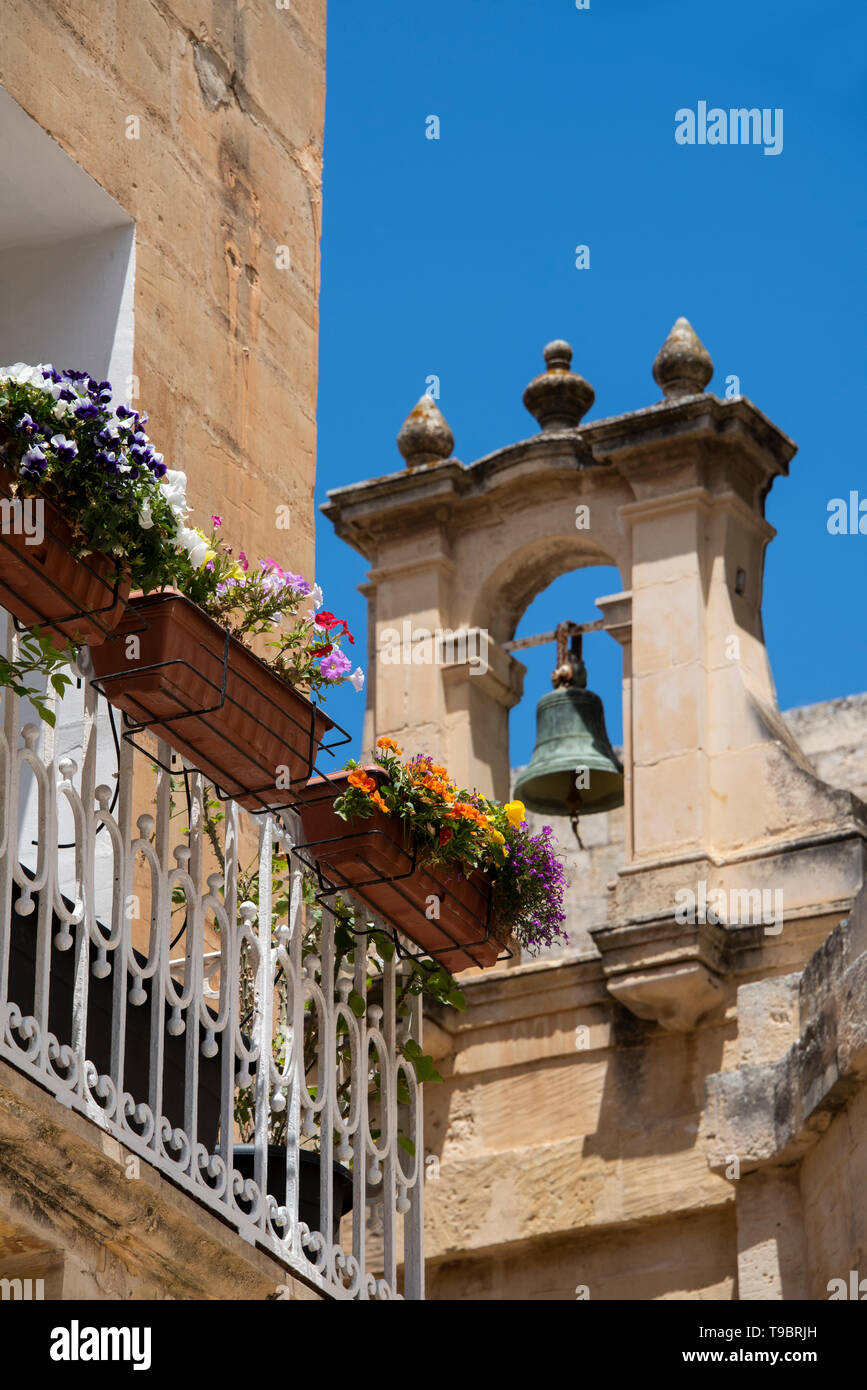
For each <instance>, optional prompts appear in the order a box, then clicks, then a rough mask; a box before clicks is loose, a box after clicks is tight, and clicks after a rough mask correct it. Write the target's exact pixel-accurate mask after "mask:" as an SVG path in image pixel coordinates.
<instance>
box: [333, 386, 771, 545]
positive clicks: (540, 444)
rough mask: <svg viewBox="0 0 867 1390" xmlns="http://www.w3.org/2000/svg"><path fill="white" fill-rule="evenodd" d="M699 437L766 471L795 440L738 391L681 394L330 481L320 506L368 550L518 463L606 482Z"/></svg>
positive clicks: (506, 474)
mask: <svg viewBox="0 0 867 1390" xmlns="http://www.w3.org/2000/svg"><path fill="white" fill-rule="evenodd" d="M701 438H704V439H708V438H718V439H730V440H732V442H734V441H737V444H738V445H740V447H741V448H742V449H743V450H745V451H746V452H747V453H748V454H749V455H750V456H751V457H752V459H753V460H754V462H756V463H760V465H761V468H762V471H763V472H764V473H765V474H766V475H767V476H769V477H773V476H774V475H775V474H776V473H783V474H785V473H787V472H788V463H789V460H790V459H791V458H792V457H793V455H794V454H795V452H796V447H797V446H796V445H795V444H794V443H793V442H792V440H791V439H789V437H788V436H787V435H785V434H784V433H783V432H782V430H779V429H778V428H777V427H776V425H774V424H773V423H772V422H771V421H770V420H769V419H768V417H767V416H766V415H764V414H763V413H762V411H760V410H759V409H758V408H757V407H756V406H755V405H753V404H752V402H751V401H749V400H747V399H746V398H745V397H736V398H735V399H733V400H720V399H719V398H718V397H716V396H710V395H707V394H703V395H697V396H684V397H680V398H678V399H676V400H667V401H660V402H657V403H656V404H654V405H651V406H645V407H644V408H642V409H641V410H633V411H629V412H627V413H625V414H622V415H615V416H611V417H609V418H607V419H603V420H595V421H590V422H585V423H583V424H582V425H581V426H580V427H578V428H575V429H570V430H556V431H548V432H545V433H542V434H538V435H535V436H533V437H532V438H529V439H523V440H519V441H517V442H516V443H514V444H509V445H506V446H505V447H503V448H501V449H497V450H495V451H494V452H493V453H490V454H485V455H484V456H483V457H482V458H479V459H477V460H476V461H475V462H474V463H471V464H463V463H461V461H460V460H459V459H456V458H449V459H443V460H442V461H441V462H440V463H435V464H428V465H424V466H421V467H417V468H408V469H403V470H401V471H400V472H396V473H389V474H385V475H382V476H380V477H377V478H371V479H368V480H366V481H364V482H360V483H351V484H348V485H347V486H345V487H341V488H335V489H333V490H332V491H330V492H329V493H328V501H327V502H326V503H324V504H323V506H322V508H321V510H322V513H323V515H324V516H326V517H328V518H329V520H330V521H331V522H332V523H333V525H334V527H335V530H336V531H337V533H338V535H340V536H341V537H342V538H343V539H344V540H346V541H348V542H349V543H350V544H351V545H353V546H355V547H356V549H358V550H360V551H361V553H362V554H364V555H370V553H371V552H372V551H373V550H374V549H375V548H376V543H377V536H378V535H380V534H385V533H387V532H388V531H390V530H392V529H393V527H394V525H395V523H396V522H397V521H398V519H400V520H402V521H403V522H407V521H409V520H410V519H412V518H415V517H417V516H418V515H421V514H424V515H426V516H428V517H429V516H430V512H431V508H432V507H435V506H436V505H437V504H438V503H439V504H442V505H443V506H445V507H446V508H449V507H452V506H454V504H455V502H456V501H457V500H458V499H460V498H463V499H464V500H469V498H470V497H471V496H476V497H481V496H487V497H488V498H489V497H490V494H491V493H492V492H494V491H497V490H499V488H500V487H502V486H505V485H508V483H509V482H510V480H511V476H514V475H515V474H518V475H519V474H520V470H521V468H522V466H523V465H526V464H530V465H532V466H534V467H538V466H539V465H540V464H544V463H546V462H548V463H550V464H551V465H552V466H553V467H554V468H556V469H559V470H561V471H562V472H563V474H564V477H565V478H568V476H569V475H573V476H575V475H578V474H581V473H583V472H587V471H590V470H593V471H596V472H598V471H608V472H610V473H611V474H612V482H613V481H614V480H615V477H616V474H617V472H618V470H619V469H620V467H623V468H624V469H625V470H626V471H627V472H628V471H629V468H630V467H631V466H632V464H633V463H634V462H640V461H641V458H642V456H644V457H647V455H648V453H651V454H652V453H653V452H654V451H655V450H656V449H657V448H659V449H665V448H666V447H668V448H670V447H671V444H672V442H673V441H675V440H679V441H686V440H689V439H701ZM517 481H519V478H518V479H517Z"/></svg>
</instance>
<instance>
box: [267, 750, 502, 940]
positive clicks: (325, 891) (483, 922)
mask: <svg viewBox="0 0 867 1390" xmlns="http://www.w3.org/2000/svg"><path fill="white" fill-rule="evenodd" d="M318 775H320V776H322V778H323V782H324V784H325V785H326V786H329V787H331V788H333V790H334V792H335V793H336V792H337V790H338V788H337V787H336V785H335V784H334V783H333V782H332V781H331V779H330V778H329V777H328V776H327V775H324V774H321V773H319V774H318ZM328 799H329V797H328V794H327V793H326V794H325V795H323V796H322V797H320V798H317V800H323V801H324V800H328ZM298 804H299V803H297V802H296V803H295V809H297V807H298ZM306 804H307V805H309V804H310V801H309V800H308V801H307V803H306ZM371 835H377V836H382V838H383V839H384V840H385V841H386V842H387V843H388V844H391V845H395V846H397V848H399V849H400V850H401V853H402V854H403V855H404V858H405V859H406V861H407V863H408V868H406V869H405V870H404V871H403V872H402V873H399V874H386V873H383V872H382V871H381V870H379V869H377V868H376V866H375V865H374V864H373V863H372V862H371V861H370V859H369V857H368V856H366V855H365V854H364V853H363V852H359V853H358V854H357V856H356V857H357V860H358V861H359V862H360V863H362V864H363V865H364V866H365V868H367V869H368V870H369V872H370V878H366V879H364V880H363V881H359V880H357V879H355V880H352V881H351V882H350V880H349V879H347V878H346V877H345V875H341V873H340V870H339V868H337V867H336V866H334V865H329V867H328V869H327V870H323V868H322V865H321V863H320V862H319V857H318V856H317V854H316V853H315V852H314V851H321V850H322V849H323V848H324V847H327V846H329V845H341V846H345V845H350V844H351V843H352V841H353V840H365V839H369V838H370V836H371ZM292 853H293V854H294V855H295V856H296V858H298V859H300V861H301V863H302V864H303V865H304V866H305V867H306V868H308V869H311V870H312V871H313V873H314V874H315V876H316V880H317V883H318V885H319V890H318V892H317V893H316V895H315V896H316V900H317V902H318V903H320V904H321V905H322V906H323V907H325V908H327V910H328V911H329V912H331V913H332V915H333V916H335V917H336V918H337V919H338V920H339V921H341V922H342V924H343V925H344V926H346V927H347V928H348V930H349V931H351V932H353V934H354V935H357V936H368V935H370V933H371V931H377V932H378V931H379V930H380V929H379V928H377V927H373V928H371V929H370V930H368V929H367V928H364V929H361V928H357V927H354V926H349V925H348V923H347V922H346V921H345V920H344V918H343V916H342V914H340V913H338V912H336V911H335V909H334V907H333V905H332V901H331V900H332V899H333V898H335V897H336V896H337V895H338V894H341V893H353V892H360V891H361V890H362V889H364V888H371V887H375V886H376V885H378V884H386V883H387V884H389V886H390V887H392V888H393V890H394V892H395V893H397V895H398V896H399V897H400V898H401V899H402V901H403V903H404V906H405V908H410V909H411V910H412V912H413V913H414V914H416V915H417V916H418V918H419V919H420V920H422V921H424V923H425V927H426V930H428V931H429V930H430V929H431V928H433V929H434V930H436V931H438V932H439V933H440V934H441V935H442V936H443V937H444V938H445V941H444V943H443V945H442V946H437V947H435V948H432V949H429V948H426V947H421V946H417V943H414V944H415V945H416V946H417V951H410V950H408V949H407V947H406V946H405V945H404V943H403V942H401V941H400V939H399V937H398V932H399V931H400V928H398V927H394V926H391V925H390V924H389V926H388V928H387V933H386V934H387V935H388V936H389V938H390V940H391V941H392V942H393V944H394V946H395V949H396V951H397V954H398V956H399V957H400V958H401V959H408V960H413V961H415V962H416V963H419V962H420V961H421V960H422V959H426V958H431V957H432V958H433V959H436V957H437V955H447V954H449V953H450V952H452V951H461V952H465V953H469V952H470V951H471V950H472V949H473V947H478V946H485V945H487V944H488V942H489V941H490V939H491V935H492V923H491V901H492V897H493V892H492V885H490V884H489V885H488V893H487V903H486V910H485V916H484V918H482V917H480V916H479V914H478V913H476V912H474V911H473V910H472V908H470V907H469V906H468V905H467V904H466V903H464V902H462V901H460V900H459V899H458V898H457V897H456V896H455V894H453V893H452V892H451V891H450V889H449V888H448V886H447V884H445V883H443V884H442V888H443V893H442V897H443V898H444V899H448V898H452V899H453V900H454V901H455V903H458V904H459V908H460V912H461V913H462V915H464V916H468V917H470V918H471V919H472V920H473V921H475V922H477V923H478V925H479V931H480V933H481V935H480V936H478V937H477V938H474V939H473V940H472V941H456V940H455V938H454V937H453V936H452V934H451V933H450V932H449V931H448V930H447V929H446V928H445V927H444V926H443V924H442V921H441V920H440V919H438V918H437V919H431V918H429V917H428V916H427V915H426V914H425V912H424V911H423V909H422V908H421V907H420V906H419V904H418V903H417V902H415V901H414V900H413V899H412V898H411V897H410V895H409V894H408V893H407V892H406V890H405V888H403V887H402V886H401V882H402V880H405V879H408V878H411V877H412V875H413V874H414V873H415V871H416V868H417V867H424V866H419V865H418V863H417V859H418V847H417V845H416V843H415V841H413V842H412V851H411V852H410V851H409V850H407V849H406V848H405V846H404V845H402V844H399V843H398V841H397V840H395V839H394V837H393V836H391V835H388V834H387V833H386V832H385V831H384V830H374V829H372V828H371V829H362V830H358V831H348V833H347V834H346V835H334V836H330V837H328V838H326V839H321V840H308V841H306V842H304V843H301V844H298V845H295V846H293V849H292ZM428 872H430V873H431V874H433V873H434V872H435V871H434V870H433V869H430V870H428ZM436 872H437V874H438V873H439V872H440V870H439V869H438V870H436ZM339 880H342V881H339ZM371 911H373V912H377V913H378V914H379V915H380V916H384V913H382V912H381V911H380V909H378V908H371ZM355 915H356V916H357V914H355ZM513 955H514V952H513V951H512V950H511V949H510V948H509V947H508V946H505V945H504V946H503V947H502V950H501V952H500V954H499V955H498V957H497V959H498V960H510V959H511V958H512V956H513Z"/></svg>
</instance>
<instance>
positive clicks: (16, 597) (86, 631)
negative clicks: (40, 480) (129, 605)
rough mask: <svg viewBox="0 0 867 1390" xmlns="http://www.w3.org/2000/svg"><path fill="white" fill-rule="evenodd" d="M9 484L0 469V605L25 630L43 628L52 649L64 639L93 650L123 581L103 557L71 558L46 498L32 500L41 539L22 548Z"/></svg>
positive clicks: (109, 626) (106, 629)
mask: <svg viewBox="0 0 867 1390" xmlns="http://www.w3.org/2000/svg"><path fill="white" fill-rule="evenodd" d="M12 481H13V479H12V474H11V473H9V472H8V470H6V469H3V468H0V499H2V500H3V501H4V502H5V503H6V506H4V507H3V512H4V516H3V525H2V527H0V604H2V606H3V607H4V608H6V609H8V611H9V612H10V613H11V614H12V615H13V617H15V618H17V619H18V621H19V622H21V623H23V624H24V625H25V626H26V627H36V626H39V627H44V628H45V631H46V633H47V634H48V635H49V636H51V637H52V640H54V642H55V646H58V647H60V646H63V645H64V639H66V638H71V639H72V640H73V641H75V642H78V643H81V642H87V643H88V644H89V645H90V646H98V645H99V644H100V643H102V642H104V641H105V639H106V637H107V636H108V635H109V634H110V633H111V632H112V631H113V630H114V628H115V627H116V626H117V624H118V623H119V622H120V619H121V616H122V615H123V612H124V609H125V600H126V599H127V597H128V595H129V589H130V586H129V581H128V579H126V578H125V577H124V576H123V575H122V574H119V572H118V568H117V565H116V564H115V562H114V561H113V560H111V559H110V558H109V557H108V556H107V555H101V554H98V553H96V554H91V555H88V556H86V557H85V558H83V559H77V558H76V557H75V556H74V555H72V554H71V553H70V549H69V547H70V546H71V545H72V540H73V538H72V532H71V530H70V528H69V527H68V526H67V524H66V522H65V521H64V520H63V518H62V517H61V515H60V513H59V512H58V510H57V508H56V507H55V506H54V504H53V503H52V502H50V501H49V500H48V498H46V497H40V498H33V499H32V501H33V502H34V503H38V502H41V503H42V523H43V536H42V539H41V540H40V541H39V543H38V544H28V537H27V536H26V535H25V534H24V533H23V531H22V530H21V529H20V526H19V525H18V524H17V518H16V516H15V511H14V510H13V508H12V507H10V506H9V502H10V499H11V498H12ZM28 500H30V499H28ZM6 513H8V514H9V520H8V521H7V520H6Z"/></svg>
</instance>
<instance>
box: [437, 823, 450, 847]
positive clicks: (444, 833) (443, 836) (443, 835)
mask: <svg viewBox="0 0 867 1390" xmlns="http://www.w3.org/2000/svg"><path fill="white" fill-rule="evenodd" d="M451 838H452V832H451V831H450V830H449V828H448V826H447V825H446V826H443V828H442V830H441V831H440V844H441V845H447V844H448V842H449V840H450V839H451Z"/></svg>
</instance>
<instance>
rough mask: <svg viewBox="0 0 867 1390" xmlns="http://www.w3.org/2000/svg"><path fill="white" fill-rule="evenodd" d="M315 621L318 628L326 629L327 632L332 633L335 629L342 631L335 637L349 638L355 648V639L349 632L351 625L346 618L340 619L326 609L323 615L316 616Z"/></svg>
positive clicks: (336, 633)
mask: <svg viewBox="0 0 867 1390" xmlns="http://www.w3.org/2000/svg"><path fill="white" fill-rule="evenodd" d="M313 621H314V623H315V624H316V626H317V627H324V628H325V629H326V631H330V630H331V628H333V627H336V628H339V629H340V631H339V632H335V634H334V636H335V637H348V638H349V640H350V642H351V643H352V645H353V647H354V646H355V638H354V637H353V635H352V633H351V632H350V631H349V624H348V623H347V621H346V619H345V618H338V617H337V615H336V614H335V613H329V612H328V611H327V609H324V610H323V611H322V612H321V613H317V614H316V617H315V618H314V619H313Z"/></svg>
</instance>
